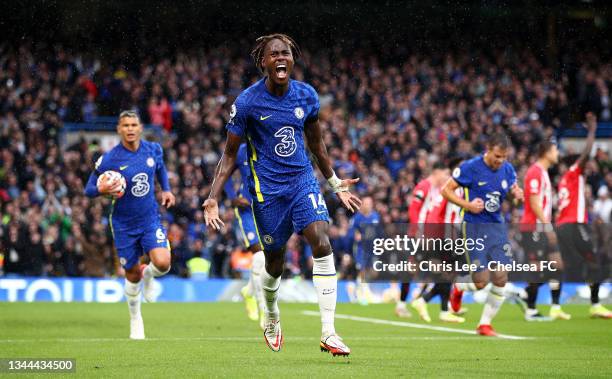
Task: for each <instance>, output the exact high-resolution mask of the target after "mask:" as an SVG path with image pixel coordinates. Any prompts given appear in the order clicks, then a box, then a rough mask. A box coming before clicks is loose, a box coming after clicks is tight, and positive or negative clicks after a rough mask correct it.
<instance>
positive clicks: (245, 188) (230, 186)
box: [224, 143, 253, 201]
mask: <svg viewBox="0 0 612 379" xmlns="http://www.w3.org/2000/svg"><path fill="white" fill-rule="evenodd" d="M235 169H236V170H238V172H239V173H240V188H239V190H238V193H236V191H235V189H234V181H233V180H232V178H231V177H230V178H229V179H228V181H227V182H226V183H225V188H224V189H225V193H226V194H227V196H228V197H229V198H230V199H234V198H236V197H237V196H240V197H244V198H245V199H247V200H248V201H253V199H252V197H251V194H250V193H249V176H251V168H250V166H249V158H248V152H247V145H246V143H243V144H241V145H240V147H239V148H238V153H237V154H236V165H235Z"/></svg>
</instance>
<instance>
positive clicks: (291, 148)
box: [274, 126, 297, 157]
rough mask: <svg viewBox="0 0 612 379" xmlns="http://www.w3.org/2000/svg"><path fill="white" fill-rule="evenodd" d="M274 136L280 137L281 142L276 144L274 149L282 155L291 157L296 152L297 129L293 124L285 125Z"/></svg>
mask: <svg viewBox="0 0 612 379" xmlns="http://www.w3.org/2000/svg"><path fill="white" fill-rule="evenodd" d="M274 137H277V138H280V139H281V141H280V143H277V144H276V146H274V151H275V152H276V154H277V155H279V156H281V157H290V156H292V155H293V153H295V150H296V149H297V143H296V142H295V131H294V130H293V128H292V127H291V126H283V127H282V128H280V129H279V130H278V131H277V132H276V133H274Z"/></svg>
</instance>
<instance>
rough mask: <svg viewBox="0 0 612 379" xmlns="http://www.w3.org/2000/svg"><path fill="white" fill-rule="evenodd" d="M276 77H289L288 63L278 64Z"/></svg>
mask: <svg viewBox="0 0 612 379" xmlns="http://www.w3.org/2000/svg"><path fill="white" fill-rule="evenodd" d="M276 77H277V78H279V79H285V78H286V77H287V65H286V64H285V63H281V64H279V65H278V66H276Z"/></svg>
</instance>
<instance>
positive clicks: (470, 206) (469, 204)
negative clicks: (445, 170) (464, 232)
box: [442, 178, 484, 213]
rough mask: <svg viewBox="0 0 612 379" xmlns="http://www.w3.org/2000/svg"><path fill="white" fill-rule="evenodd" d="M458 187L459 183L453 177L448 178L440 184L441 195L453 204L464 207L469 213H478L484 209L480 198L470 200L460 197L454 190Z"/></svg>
mask: <svg viewBox="0 0 612 379" xmlns="http://www.w3.org/2000/svg"><path fill="white" fill-rule="evenodd" d="M457 188H459V183H457V182H456V181H455V179H453V178H449V179H448V180H447V181H446V183H445V184H444V185H443V186H442V196H443V197H444V198H445V199H446V200H448V201H450V202H451V203H453V204H456V205H458V206H460V207H461V208H464V209H466V210H467V211H468V212H470V213H480V212H482V210H483V209H484V202H483V201H482V199H480V198H476V199H474V200H472V201H467V200H464V199H462V198H461V197H460V196H458V195H457V194H456V193H455V190H456V189H457Z"/></svg>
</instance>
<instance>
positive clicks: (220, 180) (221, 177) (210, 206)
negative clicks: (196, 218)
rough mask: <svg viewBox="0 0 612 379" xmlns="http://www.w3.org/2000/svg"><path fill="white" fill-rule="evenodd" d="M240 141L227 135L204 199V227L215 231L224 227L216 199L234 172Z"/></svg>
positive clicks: (234, 136) (231, 134)
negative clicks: (209, 187)
mask: <svg viewBox="0 0 612 379" xmlns="http://www.w3.org/2000/svg"><path fill="white" fill-rule="evenodd" d="M241 141H242V137H240V136H237V135H235V134H233V133H231V132H228V133H227V140H226V142H225V150H224V151H223V155H222V156H221V160H220V161H219V164H217V168H216V169H215V176H214V178H213V183H212V186H211V190H210V194H209V195H208V199H206V201H205V202H204V204H203V205H202V207H203V208H204V219H205V221H206V226H212V227H213V228H215V229H216V230H219V229H221V228H222V227H223V226H224V225H225V224H224V223H223V221H222V220H221V218H220V217H219V204H218V203H217V199H218V198H219V195H220V194H221V191H223V186H224V185H225V182H226V181H227V179H229V177H230V175H232V172H233V171H234V167H235V166H236V155H237V154H238V148H239V147H240V142H241Z"/></svg>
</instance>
